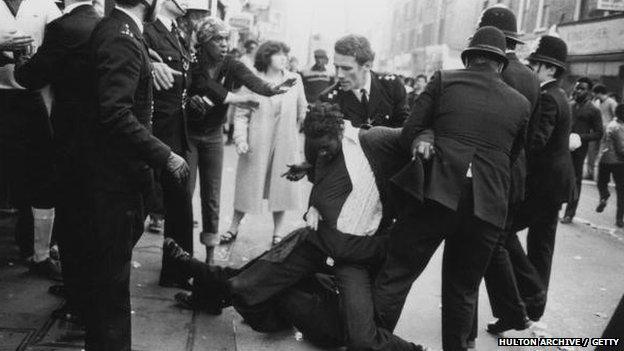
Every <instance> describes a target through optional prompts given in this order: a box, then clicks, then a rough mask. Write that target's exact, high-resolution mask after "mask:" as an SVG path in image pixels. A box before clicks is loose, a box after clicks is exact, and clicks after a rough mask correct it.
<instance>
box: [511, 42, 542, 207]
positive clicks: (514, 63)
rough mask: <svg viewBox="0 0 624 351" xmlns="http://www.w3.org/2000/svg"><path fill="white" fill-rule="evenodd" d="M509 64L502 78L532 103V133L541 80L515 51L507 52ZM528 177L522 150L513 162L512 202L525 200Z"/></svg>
mask: <svg viewBox="0 0 624 351" xmlns="http://www.w3.org/2000/svg"><path fill="white" fill-rule="evenodd" d="M507 59H508V60H509V64H508V65H507V67H506V68H505V70H504V71H503V73H502V78H503V81H504V82H505V83H507V84H508V85H509V86H510V87H512V88H514V89H516V90H517V91H518V92H519V93H520V94H522V95H524V97H525V98H527V100H529V103H530V104H531V118H530V120H529V127H528V129H527V133H530V131H531V130H532V129H531V126H533V125H534V124H535V120H536V118H537V117H538V113H537V111H538V109H537V106H538V104H537V103H538V97H539V92H540V87H539V81H538V80H537V77H536V76H535V74H533V72H531V70H530V69H528V68H527V67H526V66H525V65H523V64H522V63H521V62H520V60H518V57H517V56H516V54H515V53H513V52H510V53H507ZM526 177H527V164H526V153H525V150H524V149H523V150H521V151H520V153H519V155H518V159H517V160H516V162H515V163H514V164H513V167H512V171H511V193H510V200H509V201H510V202H511V204H514V203H519V202H521V201H522V200H524V197H525V193H526V182H525V181H526Z"/></svg>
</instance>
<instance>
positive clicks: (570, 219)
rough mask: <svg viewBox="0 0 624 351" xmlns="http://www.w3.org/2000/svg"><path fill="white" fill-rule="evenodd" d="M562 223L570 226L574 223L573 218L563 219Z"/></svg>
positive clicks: (566, 217)
mask: <svg viewBox="0 0 624 351" xmlns="http://www.w3.org/2000/svg"><path fill="white" fill-rule="evenodd" d="M561 223H563V224H570V223H572V217H570V216H565V217H563V218H562V219H561Z"/></svg>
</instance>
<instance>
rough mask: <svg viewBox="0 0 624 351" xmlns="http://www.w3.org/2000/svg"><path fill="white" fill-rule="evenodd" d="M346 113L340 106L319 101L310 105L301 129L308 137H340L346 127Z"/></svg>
mask: <svg viewBox="0 0 624 351" xmlns="http://www.w3.org/2000/svg"><path fill="white" fill-rule="evenodd" d="M343 118H344V114H342V111H340V106H339V105H336V104H330V103H328V102H317V103H314V104H312V105H310V108H309V110H308V113H307V114H306V118H305V119H304V120H303V127H302V128H301V131H302V132H303V134H304V135H305V137H306V138H308V139H315V138H321V137H323V136H326V135H328V136H332V137H340V134H341V133H342V131H343V129H344V120H343Z"/></svg>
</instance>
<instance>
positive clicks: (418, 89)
mask: <svg viewBox="0 0 624 351" xmlns="http://www.w3.org/2000/svg"><path fill="white" fill-rule="evenodd" d="M425 86H427V76H425V75H424V74H419V75H417V76H416V79H414V85H413V88H414V89H413V90H412V91H409V92H407V105H408V106H409V108H410V110H411V109H412V106H414V102H415V101H416V99H417V98H418V96H419V95H420V93H422V92H423V91H424V90H425Z"/></svg>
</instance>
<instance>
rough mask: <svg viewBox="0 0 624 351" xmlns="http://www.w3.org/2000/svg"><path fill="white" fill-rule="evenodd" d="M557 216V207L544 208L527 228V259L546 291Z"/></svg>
mask: <svg viewBox="0 0 624 351" xmlns="http://www.w3.org/2000/svg"><path fill="white" fill-rule="evenodd" d="M558 214H559V206H551V207H550V208H544V209H543V210H542V213H541V214H540V216H539V217H538V218H537V219H536V220H535V221H534V222H533V223H532V224H531V226H530V227H529V232H528V234H527V257H528V258H529V261H531V263H532V264H533V266H534V267H535V269H536V270H537V272H538V274H539V276H540V278H541V281H542V284H543V285H544V287H545V289H546V290H548V284H549V282H550V271H551V267H552V258H553V254H554V250H555V236H556V234H557V223H558Z"/></svg>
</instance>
